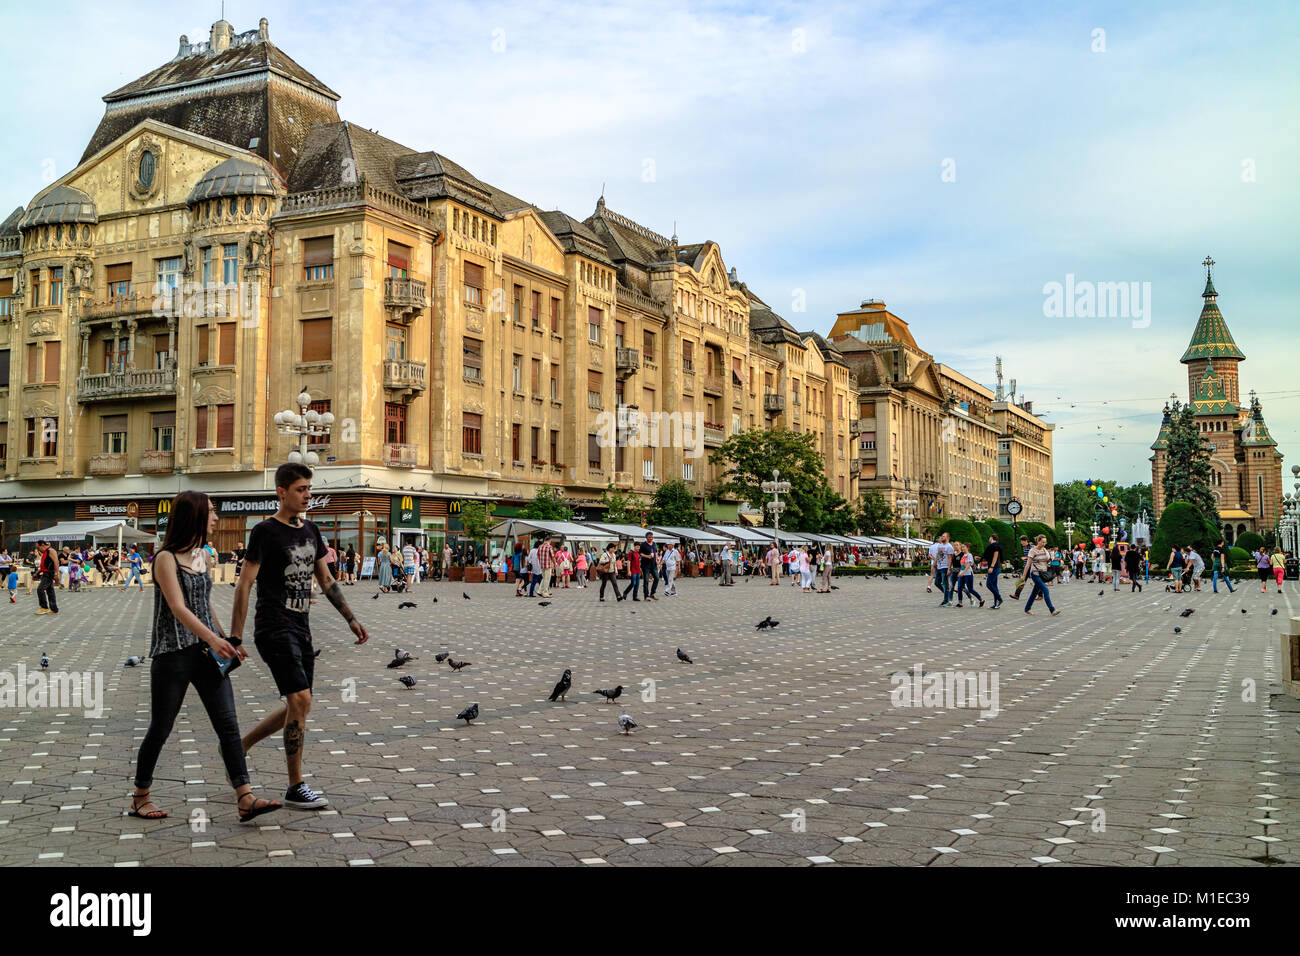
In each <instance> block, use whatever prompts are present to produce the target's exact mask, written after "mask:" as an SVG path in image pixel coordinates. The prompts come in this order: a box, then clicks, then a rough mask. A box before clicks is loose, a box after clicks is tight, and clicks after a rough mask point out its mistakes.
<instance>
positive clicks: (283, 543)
mask: <svg viewBox="0 0 1300 956" xmlns="http://www.w3.org/2000/svg"><path fill="white" fill-rule="evenodd" d="M246 557H247V559H248V560H249V561H253V562H255V563H256V564H257V565H258V570H257V610H256V612H255V614H254V618H253V630H254V631H255V632H256V634H257V636H259V637H271V636H274V635H276V634H277V633H280V632H283V631H294V632H298V633H303V632H306V631H307V629H308V628H307V611H308V609H309V608H310V607H311V581H312V575H313V574H314V573H315V570H316V562H317V561H318V560H320V559H321V558H323V557H325V542H324V540H322V538H321V536H320V531H319V530H318V529H317V528H316V526H315V525H314V524H312V523H311V522H310V521H307V520H306V519H303V522H302V525H301V526H300V527H297V528H293V527H290V526H289V525H287V524H285V523H284V522H283V521H277V520H276V519H275V518H267V519H266V520H265V521H262V522H259V523H258V524H257V525H256V526H254V528H253V531H252V533H251V534H249V536H248V553H247V556H246Z"/></svg>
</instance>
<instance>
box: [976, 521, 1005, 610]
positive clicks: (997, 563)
mask: <svg viewBox="0 0 1300 956" xmlns="http://www.w3.org/2000/svg"><path fill="white" fill-rule="evenodd" d="M980 560H981V561H982V562H983V564H984V565H985V567H987V568H988V569H989V573H988V576H987V577H985V578H984V586H985V587H986V588H988V589H989V593H990V594H992V595H993V606H992V607H991V608H989V610H991V611H996V610H997V609H998V608H1000V607H1001V606H1002V592H1001V591H999V590H998V575H999V574H1001V573H1002V545H1000V544H998V536H997V535H996V534H991V535H989V543H988V546H987V547H986V548H985V549H984V554H983V556H982V557H981V558H980Z"/></svg>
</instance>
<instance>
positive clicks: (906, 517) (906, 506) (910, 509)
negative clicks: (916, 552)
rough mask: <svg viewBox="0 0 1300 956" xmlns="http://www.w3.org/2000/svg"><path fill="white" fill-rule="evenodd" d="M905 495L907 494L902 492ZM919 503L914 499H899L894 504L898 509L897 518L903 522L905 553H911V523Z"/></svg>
mask: <svg viewBox="0 0 1300 956" xmlns="http://www.w3.org/2000/svg"><path fill="white" fill-rule="evenodd" d="M904 494H907V492H904ZM919 504H920V502H919V501H917V500H916V499H915V498H901V499H899V500H898V502H897V503H896V505H895V507H896V508H897V509H898V518H899V520H900V521H902V522H903V537H904V539H906V541H907V544H906V548H907V552H908V553H909V554H910V553H911V548H912V522H913V521H915V520H916V512H915V510H914V509H915V508H916V507H917V505H919Z"/></svg>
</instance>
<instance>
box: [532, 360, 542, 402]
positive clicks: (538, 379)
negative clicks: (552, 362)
mask: <svg viewBox="0 0 1300 956" xmlns="http://www.w3.org/2000/svg"><path fill="white" fill-rule="evenodd" d="M531 394H532V396H533V398H541V397H542V360H541V359H538V358H535V359H533V380H532V392H531Z"/></svg>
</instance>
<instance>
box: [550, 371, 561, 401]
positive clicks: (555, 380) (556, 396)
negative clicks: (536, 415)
mask: <svg viewBox="0 0 1300 956" xmlns="http://www.w3.org/2000/svg"><path fill="white" fill-rule="evenodd" d="M556 368H557V367H556V366H555V365H552V366H551V401H553V402H558V401H559V400H560V379H559V373H558V372H557V371H556Z"/></svg>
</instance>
